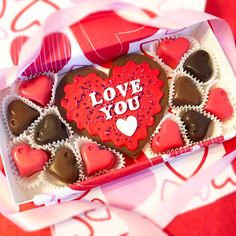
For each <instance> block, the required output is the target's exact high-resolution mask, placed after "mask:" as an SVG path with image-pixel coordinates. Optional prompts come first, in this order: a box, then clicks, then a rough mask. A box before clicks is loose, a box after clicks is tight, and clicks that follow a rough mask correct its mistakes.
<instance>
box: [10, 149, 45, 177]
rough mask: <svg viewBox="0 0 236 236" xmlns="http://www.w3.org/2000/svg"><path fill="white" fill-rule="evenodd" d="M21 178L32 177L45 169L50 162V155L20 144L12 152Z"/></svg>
mask: <svg viewBox="0 0 236 236" xmlns="http://www.w3.org/2000/svg"><path fill="white" fill-rule="evenodd" d="M11 155H12V158H13V160H14V162H15V164H16V166H17V168H18V170H19V172H20V175H21V176H31V175H32V174H34V173H36V172H38V171H40V170H42V169H43V166H44V165H45V164H46V162H47V161H48V158H49V157H48V153H46V152H45V151H43V150H38V149H33V148H31V147H30V146H29V145H28V144H19V145H17V146H15V147H14V148H13V150H12V152H11Z"/></svg>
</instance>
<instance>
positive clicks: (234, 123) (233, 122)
mask: <svg viewBox="0 0 236 236" xmlns="http://www.w3.org/2000/svg"><path fill="white" fill-rule="evenodd" d="M214 88H222V89H224V90H225V91H226V92H227V95H228V99H229V103H230V104H231V106H232V108H233V114H232V116H231V117H229V118H228V119H225V120H223V121H221V122H222V127H223V134H227V133H229V132H230V131H231V130H232V129H235V128H236V100H235V98H234V96H233V95H232V94H231V93H230V90H229V89H228V87H227V84H226V83H224V82H223V81H221V80H218V81H215V82H214V83H213V84H212V85H210V86H208V88H207V89H206V94H207V97H208V96H209V94H210V91H211V90H212V89H214ZM207 102H208V99H206V101H205V102H204V104H203V110H204V107H205V106H206V104H207ZM218 105H219V107H220V106H224V104H218ZM213 115H214V114H213Z"/></svg>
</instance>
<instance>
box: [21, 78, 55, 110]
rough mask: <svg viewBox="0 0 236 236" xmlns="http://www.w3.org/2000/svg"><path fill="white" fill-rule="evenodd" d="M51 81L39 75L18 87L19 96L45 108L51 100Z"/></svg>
mask: <svg viewBox="0 0 236 236" xmlns="http://www.w3.org/2000/svg"><path fill="white" fill-rule="evenodd" d="M51 90H52V80H51V79H50V78H49V77H47V76H44V75H40V76H38V77H35V78H33V79H30V80H26V81H23V82H22V83H21V85H20V87H19V94H20V95H21V96H23V97H26V98H28V99H30V100H32V101H33V102H35V103H37V104H39V105H42V106H46V105H47V104H48V102H49V100H50V98H51Z"/></svg>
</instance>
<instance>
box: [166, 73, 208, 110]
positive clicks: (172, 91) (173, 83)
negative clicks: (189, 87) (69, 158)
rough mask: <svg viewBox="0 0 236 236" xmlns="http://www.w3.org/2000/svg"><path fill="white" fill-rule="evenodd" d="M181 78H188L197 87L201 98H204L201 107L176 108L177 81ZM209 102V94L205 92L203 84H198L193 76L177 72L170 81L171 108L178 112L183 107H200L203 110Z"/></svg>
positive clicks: (189, 106)
mask: <svg viewBox="0 0 236 236" xmlns="http://www.w3.org/2000/svg"><path fill="white" fill-rule="evenodd" d="M179 77H188V78H189V79H190V80H191V81H192V82H193V84H194V85H195V87H196V89H197V90H198V91H199V92H200V94H201V97H202V102H201V103H200V104H199V105H194V106H193V105H183V106H176V105H174V104H173V98H174V95H175V90H176V88H175V84H176V81H177V79H178V78H179ZM206 100H207V93H206V92H205V90H204V89H203V86H202V84H200V83H198V81H196V80H195V79H194V78H193V77H192V76H189V74H187V73H185V72H181V71H176V72H175V73H174V75H173V78H172V79H171V80H170V86H169V106H170V107H171V108H172V109H173V110H175V111H177V110H179V109H180V108H181V107H185V108H191V107H199V108H202V107H203V105H204V104H205V102H206Z"/></svg>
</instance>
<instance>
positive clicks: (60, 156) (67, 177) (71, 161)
mask: <svg viewBox="0 0 236 236" xmlns="http://www.w3.org/2000/svg"><path fill="white" fill-rule="evenodd" d="M47 170H48V172H49V173H51V174H52V175H54V176H56V177H57V178H58V179H59V180H61V181H62V182H64V183H68V184H72V183H74V182H76V180H77V179H78V177H79V168H78V165H77V162H76V157H75V155H74V153H73V152H72V151H71V150H70V149H69V148H67V147H62V148H60V149H59V150H58V151H57V152H56V154H55V156H54V158H53V161H52V163H51V164H50V166H49V167H48V168H47Z"/></svg>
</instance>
